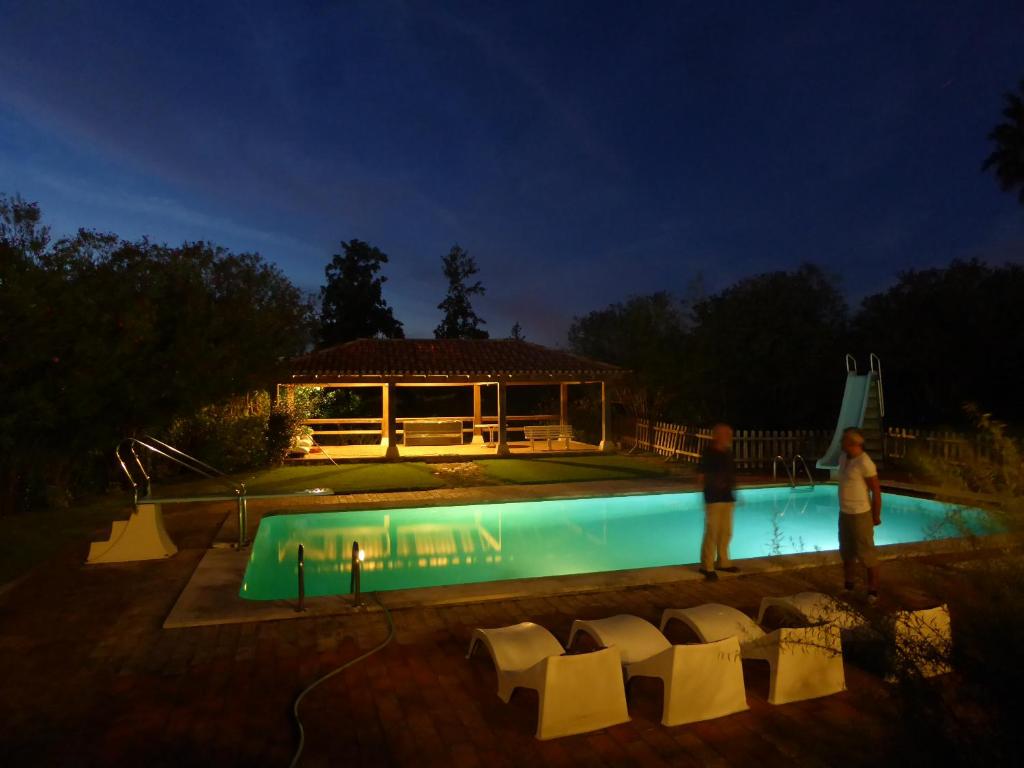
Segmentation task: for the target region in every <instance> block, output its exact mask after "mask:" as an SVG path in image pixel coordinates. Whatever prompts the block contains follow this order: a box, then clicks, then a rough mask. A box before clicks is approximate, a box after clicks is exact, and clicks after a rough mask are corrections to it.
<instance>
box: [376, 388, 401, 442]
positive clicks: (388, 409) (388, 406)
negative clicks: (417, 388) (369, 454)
mask: <svg viewBox="0 0 1024 768" xmlns="http://www.w3.org/2000/svg"><path fill="white" fill-rule="evenodd" d="M380 444H381V445H382V446H384V457H385V458H387V459H397V458H398V434H397V430H396V427H395V385H394V384H385V385H383V386H382V387H381V428H380Z"/></svg>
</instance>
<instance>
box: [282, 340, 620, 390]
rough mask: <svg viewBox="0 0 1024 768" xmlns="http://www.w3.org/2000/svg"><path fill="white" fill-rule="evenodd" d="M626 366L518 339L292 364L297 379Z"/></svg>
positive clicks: (367, 349)
mask: <svg viewBox="0 0 1024 768" xmlns="http://www.w3.org/2000/svg"><path fill="white" fill-rule="evenodd" d="M620 373H624V370H623V369H622V368H619V367H618V366H615V365H610V364H608V363H602V362H599V361H597V360H589V359H587V358H585V357H580V356H578V355H573V354H570V353H569V352H562V351H560V350H557V349H550V348H548V347H542V346H540V345H539V344H531V343H529V342H526V341H516V340H515V339H357V340H356V341H349V342H346V343H344V344H339V345H337V346H334V347H328V348H327V349H321V350H317V351H316V352H310V353H309V354H306V355H302V356H300V357H296V358H293V359H292V361H291V374H292V378H293V379H295V380H312V379H318V380H321V381H323V380H330V379H331V378H332V377H338V378H339V379H345V378H359V377H370V378H376V377H380V378H398V377H416V376H425V377H445V376H456V377H474V376H480V377H487V378H496V379H500V378H505V377H512V378H519V379H524V378H529V377H531V376H535V377H537V378H542V379H550V378H557V377H569V378H595V379H605V378H609V377H612V376H616V375H618V374H620Z"/></svg>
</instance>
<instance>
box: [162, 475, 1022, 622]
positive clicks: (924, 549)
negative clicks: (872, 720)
mask: <svg viewBox="0 0 1024 768" xmlns="http://www.w3.org/2000/svg"><path fill="white" fill-rule="evenodd" d="M827 484H829V483H819V484H818V485H827ZM786 485H788V483H782V484H768V485H764V484H758V485H752V486H743V488H741V490H742V489H744V488H746V489H754V488H766V487H780V486H782V487H785V486H786ZM691 490H692V489H691ZM674 492H675V493H681V492H686V491H683V490H676V491H672V490H663V491H653V492H649V493H674ZM919 492H922V493H933V492H934V490H926V489H924V488H922V489H921V490H920V491H919ZM639 493H642V492H640V491H626V492H622V493H618V494H608V493H607V492H604V493H600V494H590V495H589V498H603V497H608V496H632V495H637V494H639ZM565 498H588V496H587V495H571V496H564V495H557V496H546V497H538V498H537V499H534V500H536V501H543V500H554V499H565ZM523 500H524V499H511V500H509V501H511V502H515V501H523ZM466 503H467V504H472V503H480V502H479V501H477V502H466ZM488 503H503V502H498V501H491V502H488ZM318 506H319V505H318ZM421 506H428V507H429V506H456V505H451V504H448V505H444V504H433V505H421ZM390 508H394V509H401V508H406V507H390ZM377 509H380V507H377ZM309 511H310V512H312V510H309ZM352 511H356V510H355V509H353V510H352ZM228 521H230V516H228ZM226 524H227V521H226V522H225V525H226ZM1016 543H1019V537H1016V536H1015V535H1014V534H1011V533H998V534H989V535H985V536H975V537H951V538H945V539H932V540H925V541H918V542H904V543H899V544H887V545H880V546H879V547H878V552H879V555H880V557H881V558H882V559H884V560H893V559H897V558H900V557H923V556H927V555H935V554H952V553H958V552H970V551H979V550H983V549H993V548H995V549H1000V548H1006V547H1007V546H1008V545H1010V544H1016ZM250 554H251V549H245V550H237V549H232V548H229V547H226V546H224V545H223V544H221V545H220V546H218V545H216V544H215V545H214V547H212V548H210V549H208V550H207V551H206V552H205V554H204V555H203V557H202V558H201V559H200V561H199V563H198V564H197V565H196V568H195V570H194V571H193V573H192V576H191V577H190V578H189V581H188V583H187V584H186V585H185V588H184V589H183V590H182V591H181V593H180V594H179V596H178V599H177V600H176V601H175V603H174V606H173V607H172V608H171V611H170V613H169V614H168V615H167V617H166V619H165V620H164V623H163V628H164V629H179V628H187V627H198V626H217V625H221V624H244V623H252V622H261V621H281V620H287V619H296V618H312V617H321V616H329V615H344V614H349V613H352V612H355V611H357V610H363V609H370V610H379V609H378V608H377V607H376V606H372V605H369V606H367V605H364V606H362V607H355V606H353V604H352V598H351V596H350V595H335V596H329V597H311V598H308V599H307V600H306V603H305V610H304V611H302V612H299V611H297V610H296V605H297V604H296V602H295V601H291V600H267V601H262V600H246V599H244V598H242V597H240V596H239V594H238V585H240V584H241V583H242V581H243V579H244V575H245V569H246V566H247V564H248V561H249V558H250ZM736 562H738V563H741V564H742V567H743V571H742V573H741V574H739V575H733V574H725V573H723V574H721V578H740V577H742V576H744V575H751V574H762V573H774V572H779V571H783V570H789V569H803V568H813V567H820V566H826V565H835V564H837V563H839V562H840V559H839V553H838V551H827V552H801V553H794V554H786V555H769V556H762V557H756V558H747V559H743V560H737V561H736ZM702 579H703V576H702V575H701V574H700V573H699V572H698V571H697V565H696V564H695V563H688V564H681V565H669V566H649V567H644V568H631V569H625V570H618V571H594V572H590V573H576V574H565V575H561V576H538V577H531V578H523V579H507V580H498V581H486V582H475V583H471V584H453V585H447V586H436V587H414V588H408V589H400V590H389V591H386V592H379V593H375V594H376V595H377V598H378V599H379V600H380V601H381V603H382V604H384V605H386V606H387V607H388V609H401V608H410V607H422V606H444V605H458V604H469V603H480V602H489V601H494V600H515V599H522V598H530V597H546V596H555V595H564V594H583V593H587V592H600V591H607V590H612V589H628V588H635V587H641V586H645V585H651V584H662V583H667V582H673V581H689V580H694V581H696V580H702Z"/></svg>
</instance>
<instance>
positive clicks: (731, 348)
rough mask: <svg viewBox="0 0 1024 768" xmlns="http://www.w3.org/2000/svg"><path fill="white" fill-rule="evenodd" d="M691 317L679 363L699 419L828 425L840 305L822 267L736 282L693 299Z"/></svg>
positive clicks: (835, 391)
mask: <svg viewBox="0 0 1024 768" xmlns="http://www.w3.org/2000/svg"><path fill="white" fill-rule="evenodd" d="M693 315H694V319H693V323H694V325H693V330H692V333H691V338H690V345H689V348H688V357H687V360H686V366H687V367H688V368H689V369H690V376H691V380H692V381H693V382H694V385H693V386H692V388H691V389H690V397H691V398H692V402H691V403H690V409H691V410H692V411H693V412H695V413H696V414H698V416H699V418H700V420H716V419H723V420H726V421H730V422H733V423H735V424H740V425H744V426H749V427H757V428H767V429H772V428H782V429H785V428H789V429H792V428H796V427H819V426H821V425H827V424H830V423H832V422H834V419H835V411H836V407H837V404H838V400H837V398H838V397H839V393H840V392H841V391H842V384H843V380H842V376H843V375H844V369H843V360H842V352H843V341H844V339H845V334H846V328H847V307H846V302H845V300H844V299H843V297H842V294H841V293H840V292H839V289H838V287H837V286H836V284H835V282H834V280H833V279H832V278H831V277H830V276H829V275H827V274H826V273H825V272H823V271H822V270H821V268H819V267H817V266H814V265H811V264H805V265H803V266H801V267H799V268H798V269H796V270H794V271H792V272H782V271H780V272H769V273H766V274H763V275H757V276H755V277H749V278H746V279H744V280H740V281H739V282H737V283H735V284H733V285H732V286H730V287H728V288H726V289H725V290H723V291H721V292H719V293H717V294H713V295H711V296H709V297H707V298H706V299H703V300H702V301H699V302H697V303H696V305H695V306H694V311H693Z"/></svg>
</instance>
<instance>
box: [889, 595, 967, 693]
mask: <svg viewBox="0 0 1024 768" xmlns="http://www.w3.org/2000/svg"><path fill="white" fill-rule="evenodd" d="M894 635H895V638H896V653H897V654H898V658H899V660H900V661H901V662H902V663H905V664H911V665H913V666H914V667H915V668H916V670H917V672H918V673H919V674H920V675H921V676H922V677H935V676H937V675H944V674H946V673H948V672H951V671H952V669H953V668H952V667H951V666H950V663H949V657H950V653H951V650H952V643H953V637H952V634H951V631H950V622H949V608H948V607H947V606H945V605H940V606H938V607H936V608H929V609H928V610H924V611H900V612H899V613H897V614H896V619H895V632H894Z"/></svg>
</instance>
